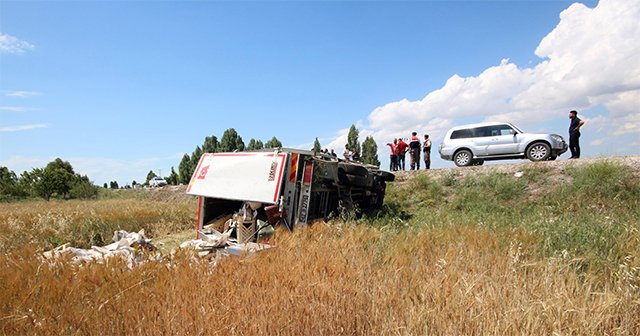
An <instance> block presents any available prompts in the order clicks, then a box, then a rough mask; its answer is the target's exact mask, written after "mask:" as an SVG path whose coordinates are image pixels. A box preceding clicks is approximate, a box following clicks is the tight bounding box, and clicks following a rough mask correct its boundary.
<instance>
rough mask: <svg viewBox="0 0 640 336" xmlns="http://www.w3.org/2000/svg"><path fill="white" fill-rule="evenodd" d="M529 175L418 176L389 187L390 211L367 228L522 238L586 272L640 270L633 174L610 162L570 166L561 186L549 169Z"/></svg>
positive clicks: (536, 250) (638, 194)
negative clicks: (480, 231) (481, 231)
mask: <svg viewBox="0 0 640 336" xmlns="http://www.w3.org/2000/svg"><path fill="white" fill-rule="evenodd" d="M523 173H524V174H523V176H522V177H520V178H517V177H514V176H513V175H512V174H500V173H496V172H492V173H489V174H476V175H468V176H466V177H464V178H462V177H460V176H459V175H457V174H455V172H453V173H449V174H447V175H445V176H444V177H441V178H440V179H432V178H430V177H429V176H428V175H426V174H424V175H419V176H415V177H414V178H411V179H409V180H408V181H407V182H405V183H396V184H392V185H390V186H389V188H388V192H387V198H386V201H385V202H386V205H385V208H384V209H383V210H382V211H380V212H378V213H376V214H375V215H373V216H369V217H365V218H363V219H361V220H360V222H361V223H366V224H369V225H373V226H376V227H380V228H386V229H394V230H396V231H397V230H401V229H420V230H422V229H426V230H432V229H437V228H443V227H444V228H447V227H449V228H452V229H455V228H461V227H469V226H472V227H480V228H485V229H487V230H490V231H492V232H495V233H496V234H497V233H503V232H519V233H520V234H521V235H522V236H523V237H527V238H526V240H527V242H528V243H527V244H526V246H525V248H526V249H527V250H526V253H527V254H530V255H536V256H539V257H557V256H563V257H565V258H575V259H576V262H575V263H574V264H575V265H576V266H577V267H576V268H577V270H579V271H580V272H592V273H601V274H603V275H611V274H616V272H618V271H619V270H618V268H619V267H620V265H623V264H625V263H626V264H629V263H630V264H632V265H633V266H634V267H638V266H640V233H639V230H640V224H639V223H638V222H639V220H638V218H640V210H639V209H640V201H639V200H640V184H639V183H638V178H637V177H634V175H633V173H632V171H631V169H629V167H627V166H623V165H619V164H615V163H612V162H609V161H600V162H596V163H593V164H588V165H584V166H570V167H569V168H567V169H566V172H564V173H565V174H567V176H557V177H556V179H561V181H560V182H555V183H551V182H549V181H550V173H551V169H550V168H549V167H547V166H544V165H531V166H529V167H527V168H525V169H524V170H523ZM530 188H536V189H538V191H537V193H536V194H535V195H532V194H531V193H530V192H529V189H530ZM503 243H504V244H507V243H508V242H503Z"/></svg>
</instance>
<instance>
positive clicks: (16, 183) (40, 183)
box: [0, 158, 98, 201]
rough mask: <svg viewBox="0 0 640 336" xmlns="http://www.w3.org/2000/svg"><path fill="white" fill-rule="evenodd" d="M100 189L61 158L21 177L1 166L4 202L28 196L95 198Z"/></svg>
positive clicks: (48, 198)
mask: <svg viewBox="0 0 640 336" xmlns="http://www.w3.org/2000/svg"><path fill="white" fill-rule="evenodd" d="M97 194H98V187H96V186H95V185H93V183H92V182H91V181H90V180H89V178H88V177H87V175H80V174H77V173H76V172H74V171H73V167H72V166H71V164H70V163H69V162H68V161H64V160H62V159H60V158H57V159H55V160H53V161H51V162H49V163H48V164H47V165H46V167H44V168H33V169H32V170H31V171H24V172H23V173H22V174H21V175H20V176H17V175H16V173H14V172H13V171H11V170H9V168H7V167H0V200H11V199H20V198H26V197H42V198H43V199H45V200H47V201H48V200H50V199H51V198H52V197H58V198H62V199H70V198H81V199H82V198H93V197H96V195H97Z"/></svg>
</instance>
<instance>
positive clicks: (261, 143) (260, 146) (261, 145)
mask: <svg viewBox="0 0 640 336" xmlns="http://www.w3.org/2000/svg"><path fill="white" fill-rule="evenodd" d="M263 148H264V143H263V142H262V140H257V141H256V149H263Z"/></svg>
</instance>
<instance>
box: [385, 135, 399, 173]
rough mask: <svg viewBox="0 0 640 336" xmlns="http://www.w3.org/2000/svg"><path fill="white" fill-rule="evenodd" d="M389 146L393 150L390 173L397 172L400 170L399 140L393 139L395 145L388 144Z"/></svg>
mask: <svg viewBox="0 0 640 336" xmlns="http://www.w3.org/2000/svg"><path fill="white" fill-rule="evenodd" d="M387 146H389V147H390V148H391V155H390V156H389V171H396V170H398V139H393V143H387Z"/></svg>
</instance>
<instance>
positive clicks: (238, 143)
mask: <svg viewBox="0 0 640 336" xmlns="http://www.w3.org/2000/svg"><path fill="white" fill-rule="evenodd" d="M235 151H236V152H243V151H244V141H242V137H241V136H239V135H238V137H237V138H236V149H235Z"/></svg>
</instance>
